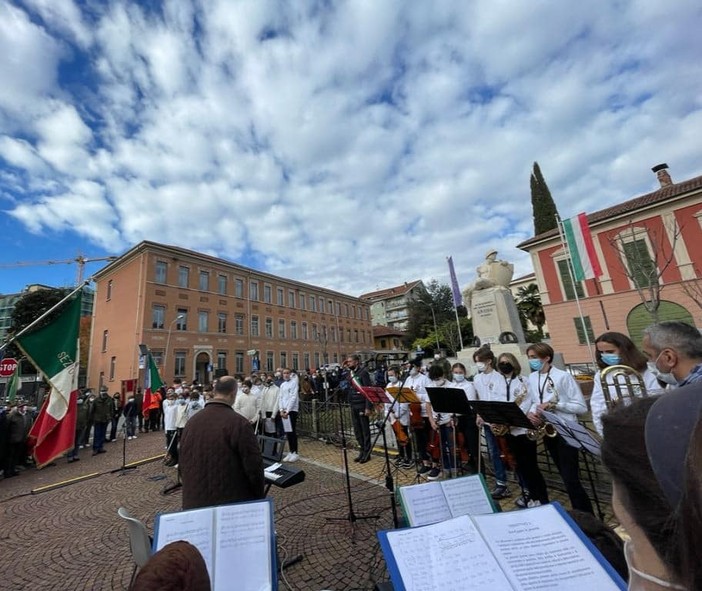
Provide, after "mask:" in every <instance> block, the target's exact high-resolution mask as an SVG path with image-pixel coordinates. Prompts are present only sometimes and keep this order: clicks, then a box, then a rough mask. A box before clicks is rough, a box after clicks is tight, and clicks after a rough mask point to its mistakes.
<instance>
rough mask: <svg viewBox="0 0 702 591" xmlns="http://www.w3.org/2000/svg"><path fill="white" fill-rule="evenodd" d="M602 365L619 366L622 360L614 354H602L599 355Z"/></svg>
mask: <svg viewBox="0 0 702 591" xmlns="http://www.w3.org/2000/svg"><path fill="white" fill-rule="evenodd" d="M600 358H601V359H602V363H604V364H605V365H619V363H620V361H621V360H622V358H621V357H620V356H619V355H617V354H616V353H602V354H601V355H600Z"/></svg>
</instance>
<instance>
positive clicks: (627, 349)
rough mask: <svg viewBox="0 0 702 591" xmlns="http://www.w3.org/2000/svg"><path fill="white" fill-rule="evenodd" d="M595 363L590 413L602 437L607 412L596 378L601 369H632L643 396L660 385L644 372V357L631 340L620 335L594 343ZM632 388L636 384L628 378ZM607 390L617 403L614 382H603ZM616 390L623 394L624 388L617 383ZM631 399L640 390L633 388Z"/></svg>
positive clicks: (612, 334)
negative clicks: (596, 367) (605, 383)
mask: <svg viewBox="0 0 702 591" xmlns="http://www.w3.org/2000/svg"><path fill="white" fill-rule="evenodd" d="M595 359H596V360H597V366H598V367H599V370H598V371H597V373H596V374H595V378H594V387H593V389H592V396H591V397H590V410H591V411H592V422H593V424H594V425H595V429H596V430H597V432H598V433H599V434H600V435H602V415H603V414H605V413H606V412H607V410H608V409H607V404H606V402H605V395H604V392H603V390H602V379H601V378H600V374H601V372H602V370H603V369H605V368H607V367H609V366H610V365H626V366H628V367H631V368H632V369H635V370H636V371H637V372H639V374H640V375H641V377H642V378H643V382H644V386H645V388H646V391H647V392H650V391H651V390H659V389H660V385H659V384H658V380H656V376H655V375H654V373H653V372H652V371H650V370H649V369H648V365H647V363H646V361H647V359H646V356H645V355H644V354H643V353H642V352H641V351H639V350H638V349H637V348H636V345H634V343H633V342H632V340H631V339H630V338H629V337H628V336H626V335H623V334H622V333H620V332H605V333H604V334H601V335H600V336H599V337H597V340H596V341H595ZM630 380H631V382H632V384H633V385H634V386H636V384H638V382H639V380H638V379H637V378H636V376H631V378H630ZM607 384H608V387H607V389H608V390H609V392H608V393H609V397H610V399H611V400H617V398H618V396H617V391H616V388H615V386H614V378H612V377H608V378H607ZM620 389H621V390H622V391H623V392H626V391H627V386H626V385H625V384H623V383H620ZM631 395H632V396H640V395H641V389H640V388H639V389H637V388H636V387H634V388H633V392H631ZM630 402H631V398H625V399H624V404H629V403H630Z"/></svg>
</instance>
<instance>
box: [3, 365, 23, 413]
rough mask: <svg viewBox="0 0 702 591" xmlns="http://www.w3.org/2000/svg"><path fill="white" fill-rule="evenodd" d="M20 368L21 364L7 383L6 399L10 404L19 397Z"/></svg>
mask: <svg viewBox="0 0 702 591" xmlns="http://www.w3.org/2000/svg"><path fill="white" fill-rule="evenodd" d="M19 368H20V364H19V363H18V364H17V367H15V371H14V372H12V375H11V376H10V379H9V380H8V381H7V389H6V390H5V397H6V398H7V401H8V402H10V403H12V402H14V401H15V398H16V397H17V391H18V390H19V389H20V379H19Z"/></svg>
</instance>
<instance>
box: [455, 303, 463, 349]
mask: <svg viewBox="0 0 702 591" xmlns="http://www.w3.org/2000/svg"><path fill="white" fill-rule="evenodd" d="M453 311H454V312H455V313H456V325H457V326H458V338H459V339H460V341H461V351H463V335H462V334H461V321H460V320H458V308H456V306H454V307H453Z"/></svg>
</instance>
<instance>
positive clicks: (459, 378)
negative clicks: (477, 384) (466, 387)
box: [453, 373, 466, 382]
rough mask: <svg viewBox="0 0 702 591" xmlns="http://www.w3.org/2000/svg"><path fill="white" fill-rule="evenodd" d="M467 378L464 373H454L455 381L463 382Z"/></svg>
mask: <svg viewBox="0 0 702 591" xmlns="http://www.w3.org/2000/svg"><path fill="white" fill-rule="evenodd" d="M465 379H466V375H465V374H463V373H455V374H453V381H454V382H462V381H463V380H465Z"/></svg>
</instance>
